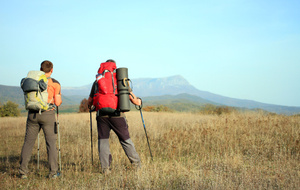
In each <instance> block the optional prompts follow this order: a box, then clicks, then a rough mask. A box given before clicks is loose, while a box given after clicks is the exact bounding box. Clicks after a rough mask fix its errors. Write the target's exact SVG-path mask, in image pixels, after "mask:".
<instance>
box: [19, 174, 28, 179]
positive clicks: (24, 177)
mask: <svg viewBox="0 0 300 190" xmlns="http://www.w3.org/2000/svg"><path fill="white" fill-rule="evenodd" d="M20 178H21V179H28V177H27V175H26V174H21V176H20Z"/></svg>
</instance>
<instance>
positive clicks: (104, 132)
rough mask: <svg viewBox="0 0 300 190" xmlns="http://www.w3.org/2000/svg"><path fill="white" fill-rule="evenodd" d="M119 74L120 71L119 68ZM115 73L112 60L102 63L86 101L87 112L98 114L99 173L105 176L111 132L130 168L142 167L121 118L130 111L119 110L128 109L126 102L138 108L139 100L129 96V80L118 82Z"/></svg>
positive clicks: (115, 69)
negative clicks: (88, 110)
mask: <svg viewBox="0 0 300 190" xmlns="http://www.w3.org/2000/svg"><path fill="white" fill-rule="evenodd" d="M118 70H119V71H121V68H119V69H118ZM118 70H117V67H116V63H115V61H114V60H112V59H109V60H107V61H106V62H104V63H101V65H100V68H99V70H98V74H97V76H96V81H95V82H94V83H93V86H92V89H91V93H90V96H89V99H88V102H89V107H90V109H92V107H94V108H95V110H96V111H97V117H96V119H97V131H98V151H99V158H100V163H101V168H102V172H103V173H104V174H108V173H109V172H110V166H111V162H112V156H111V153H110V148H109V135H110V131H111V130H113V131H114V132H115V133H116V135H117V136H118V138H119V141H120V143H121V145H122V147H123V149H124V151H125V154H126V155H127V157H128V159H129V161H130V162H131V164H132V165H133V166H134V167H136V168H139V167H140V166H141V159H140V157H139V155H138V153H137V152H136V149H135V147H134V143H133V142H132V140H131V138H130V135H129V131H128V124H127V121H126V118H125V114H124V112H125V111H129V109H130V108H129V109H127V108H125V109H124V108H122V109H120V107H122V105H125V106H126V105H127V103H126V101H127V100H128V102H129V100H130V101H131V102H132V103H133V104H135V105H138V106H139V105H141V100H140V99H139V98H137V97H136V96H135V95H134V94H133V93H132V92H131V89H130V87H129V84H128V80H129V79H127V78H123V79H122V80H120V79H118V78H117V72H118ZM118 83H120V84H121V83H122V84H123V85H124V87H125V88H127V89H128V90H127V91H126V92H124V91H122V89H120V86H121V85H118ZM126 99H127V100H126ZM120 101H123V102H120Z"/></svg>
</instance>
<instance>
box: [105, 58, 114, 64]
mask: <svg viewBox="0 0 300 190" xmlns="http://www.w3.org/2000/svg"><path fill="white" fill-rule="evenodd" d="M106 62H113V63H116V62H115V60H113V59H108V60H107V61H106Z"/></svg>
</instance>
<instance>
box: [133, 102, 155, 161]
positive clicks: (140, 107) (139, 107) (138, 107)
mask: <svg viewBox="0 0 300 190" xmlns="http://www.w3.org/2000/svg"><path fill="white" fill-rule="evenodd" d="M139 99H140V100H141V105H140V106H137V105H135V108H136V109H137V110H140V113H141V118H142V122H143V126H144V131H145V134H146V138H147V143H148V147H149V151H150V156H151V160H152V161H153V156H152V152H151V148H150V143H149V139H148V135H147V131H146V126H145V122H144V117H143V113H142V108H143V102H142V99H141V98H139Z"/></svg>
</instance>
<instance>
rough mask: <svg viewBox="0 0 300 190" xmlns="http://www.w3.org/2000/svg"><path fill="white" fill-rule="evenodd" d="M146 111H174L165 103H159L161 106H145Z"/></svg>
mask: <svg viewBox="0 0 300 190" xmlns="http://www.w3.org/2000/svg"><path fill="white" fill-rule="evenodd" d="M143 110H144V111H148V112H173V110H172V109H170V108H168V107H167V106H164V105H159V106H146V107H144V108H143Z"/></svg>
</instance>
